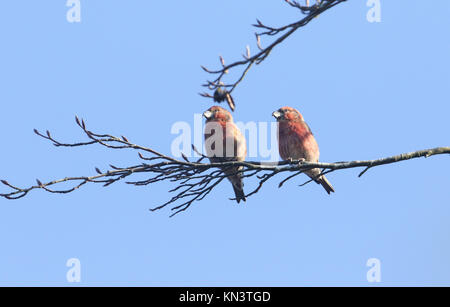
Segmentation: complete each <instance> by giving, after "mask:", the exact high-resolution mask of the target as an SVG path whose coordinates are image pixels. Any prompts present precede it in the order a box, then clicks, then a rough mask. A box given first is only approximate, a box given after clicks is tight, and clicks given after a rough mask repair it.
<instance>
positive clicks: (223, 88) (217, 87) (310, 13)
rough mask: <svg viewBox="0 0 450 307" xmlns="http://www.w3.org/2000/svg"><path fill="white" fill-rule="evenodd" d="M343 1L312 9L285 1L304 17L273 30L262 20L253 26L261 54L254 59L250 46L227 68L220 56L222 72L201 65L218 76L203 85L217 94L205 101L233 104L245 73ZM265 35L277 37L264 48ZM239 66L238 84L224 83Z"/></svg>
mask: <svg viewBox="0 0 450 307" xmlns="http://www.w3.org/2000/svg"><path fill="white" fill-rule="evenodd" d="M344 1H346V0H317V1H316V4H314V5H311V6H309V1H308V5H306V6H302V5H301V4H300V3H298V2H297V1H292V0H285V2H286V3H288V4H289V5H290V6H291V7H294V8H296V9H299V10H300V12H301V13H302V14H303V15H305V16H304V17H303V18H302V19H300V20H298V21H296V22H293V23H290V24H288V25H285V26H281V27H270V26H267V25H265V24H263V23H262V22H261V21H260V20H258V19H257V20H256V24H254V25H253V26H254V27H255V28H257V29H258V30H260V32H257V33H255V37H256V46H257V47H258V49H259V52H258V53H256V54H255V55H253V56H251V55H250V47H249V46H247V47H246V54H245V55H243V57H244V59H243V60H240V61H236V62H233V63H231V64H228V65H225V60H224V59H223V57H222V56H220V58H219V59H220V64H221V66H222V68H221V69H218V70H210V69H208V68H206V67H204V66H202V69H203V70H204V71H206V72H207V73H209V74H212V75H215V79H213V80H207V81H206V83H205V84H204V85H203V86H204V87H206V88H208V90H210V91H213V92H214V94H212V95H211V94H209V93H206V92H205V93H201V94H200V95H201V96H203V97H206V98H213V99H214V101H215V102H219V103H220V102H223V101H225V100H226V101H227V102H228V103H229V104H230V102H229V100H230V99H231V100H232V97H231V93H232V92H233V91H234V89H235V88H236V87H237V86H238V85H239V83H241V82H242V80H243V79H244V78H245V76H246V74H247V73H248V71H249V70H250V68H251V67H252V66H253V64H256V65H258V64H260V63H261V62H263V61H264V60H265V59H266V58H267V57H268V56H269V55H270V53H271V52H272V50H273V49H274V48H275V47H276V46H278V45H279V44H281V43H282V42H283V41H284V40H285V39H286V38H288V37H289V36H291V35H292V34H293V33H294V32H296V31H297V30H298V29H299V28H301V27H304V26H306V25H307V24H308V23H309V22H310V21H311V20H313V19H314V18H316V17H318V16H319V15H320V14H322V13H323V12H325V11H327V10H329V9H331V8H332V7H334V6H336V5H338V4H340V3H341V2H344ZM263 36H267V37H274V38H275V39H274V40H273V41H272V43H270V44H269V45H267V47H263V46H262V43H261V38H262V37H263ZM240 66H242V67H243V70H242V73H241V75H240V77H239V78H238V79H237V80H236V81H234V82H230V83H225V82H223V79H224V77H225V75H226V74H227V73H228V72H229V71H230V69H232V68H237V67H240ZM218 92H219V93H218ZM217 93H218V94H217ZM226 94H228V95H229V96H230V97H231V98H226ZM230 108H231V110H232V111H234V102H233V104H232V105H231V104H230Z"/></svg>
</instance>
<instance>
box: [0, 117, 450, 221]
mask: <svg viewBox="0 0 450 307" xmlns="http://www.w3.org/2000/svg"><path fill="white" fill-rule="evenodd" d="M75 120H76V123H77V125H78V126H79V127H80V128H81V129H82V131H83V133H84V134H85V136H86V137H87V141H85V142H78V143H62V142H60V141H58V140H56V139H54V138H53V137H52V135H51V133H50V132H48V131H47V132H46V133H45V134H43V133H40V132H39V131H37V130H34V131H35V133H36V134H37V135H38V136H40V137H42V138H44V139H46V140H49V141H50V142H52V144H53V145H55V146H56V147H81V146H89V145H93V144H99V145H101V146H103V147H106V148H108V149H132V150H136V151H138V156H139V158H140V159H141V160H142V163H139V164H137V165H133V166H128V167H117V166H114V165H110V169H109V170H107V171H105V172H103V171H101V170H100V169H99V168H95V171H96V173H97V174H96V175H92V176H76V177H66V178H63V179H59V180H53V181H49V182H46V183H43V182H42V181H40V180H39V179H37V180H36V185H33V186H30V187H27V188H21V187H17V186H14V185H12V184H10V183H9V182H8V181H6V180H1V181H0V182H1V183H2V184H3V185H4V186H6V187H8V188H9V190H10V191H9V192H6V193H0V197H4V198H6V199H19V198H22V197H24V196H26V195H28V193H29V192H31V191H33V190H38V189H42V190H45V191H47V192H49V193H57V194H67V193H71V192H73V191H75V190H77V189H79V188H80V187H82V186H83V185H85V184H87V183H96V184H102V185H103V186H109V185H111V184H113V183H116V182H118V181H125V179H127V181H125V183H127V184H130V185H135V186H147V185H150V184H154V183H157V182H170V183H173V184H174V185H175V187H174V188H173V189H171V190H170V191H169V192H170V193H172V194H173V195H174V196H173V197H172V198H171V199H169V200H168V201H167V202H165V203H163V204H161V205H159V206H157V207H155V208H153V209H151V210H152V211H156V210H160V209H162V208H165V207H166V206H169V205H173V207H172V211H173V213H172V215H171V216H174V215H176V214H178V213H180V212H182V211H185V210H187V209H188V208H189V207H190V206H191V205H192V204H193V203H194V202H195V201H201V200H203V199H204V198H205V197H206V196H207V195H209V194H210V193H211V192H212V191H213V189H214V188H215V187H216V186H217V185H218V184H219V183H221V182H222V181H223V179H225V178H226V177H228V176H232V175H235V174H236V173H241V175H242V177H243V178H251V177H253V178H256V179H257V182H258V183H257V185H256V187H255V188H254V189H253V190H251V192H249V193H247V194H246V196H247V197H249V196H252V195H254V194H256V193H258V192H259V191H260V190H261V188H262V187H263V185H264V184H265V183H266V182H267V181H269V180H270V179H271V178H273V177H275V176H276V175H279V174H283V173H284V174H286V177H285V178H284V179H283V180H282V181H281V182H280V184H279V187H281V186H282V185H283V184H284V183H285V182H287V181H288V180H291V179H292V178H294V177H295V176H297V175H299V174H301V173H303V172H305V171H307V170H310V169H313V168H320V169H322V173H321V174H327V173H330V172H334V171H337V170H342V169H350V168H364V170H363V171H362V172H361V173H360V174H359V176H362V175H363V174H364V173H365V172H366V171H367V170H369V169H370V168H373V167H376V166H380V165H386V164H391V163H397V162H400V161H405V160H410V159H415V158H420V157H425V158H427V157H430V156H433V155H442V154H450V147H437V148H431V149H425V150H419V151H414V152H410V153H404V154H400V155H396V156H392V157H387V158H381V159H376V160H364V161H349V162H336V163H324V162H317V163H311V162H307V161H281V162H275V163H273V162H272V163H269V162H258V161H244V162H222V163H205V162H202V161H203V160H204V159H205V158H206V157H205V156H204V155H201V154H200V153H199V151H198V150H197V149H196V148H195V147H194V146H193V149H194V151H196V152H197V153H199V154H200V155H201V157H200V158H199V159H197V160H195V161H190V160H189V159H188V158H187V157H186V156H184V155H183V160H179V159H175V158H172V157H169V156H167V155H164V154H162V153H159V152H158V151H156V150H153V149H151V148H147V147H144V146H140V145H136V144H133V143H131V142H130V141H129V140H128V139H127V138H126V137H124V136H121V137H115V136H112V135H109V134H98V133H94V132H92V131H89V130H88V129H87V128H86V124H85V122H84V121H83V120H81V121H80V120H79V119H78V117H76V118H75ZM142 152H144V153H147V154H149V155H150V156H149V157H146V156H144V155H143V154H142ZM236 166H242V169H241V170H239V171H236V172H235V173H231V174H230V173H229V172H228V174H225V171H229V170H230V169H232V168H235V167H236ZM141 173H145V174H148V178H147V179H145V180H137V181H136V180H134V181H133V180H131V177H132V176H133V175H134V174H141ZM128 179H129V180H128ZM312 181H313V180H312V179H311V180H308V181H306V182H305V183H303V184H302V186H303V185H305V184H308V183H310V182H312ZM67 182H70V183H73V185H72V187H71V188H69V189H58V188H56V187H55V186H57V185H58V184H61V183H67Z"/></svg>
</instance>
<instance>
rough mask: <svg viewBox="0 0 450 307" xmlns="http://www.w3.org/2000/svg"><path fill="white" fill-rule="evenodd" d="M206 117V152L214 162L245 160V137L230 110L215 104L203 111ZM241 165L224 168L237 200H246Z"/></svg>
mask: <svg viewBox="0 0 450 307" xmlns="http://www.w3.org/2000/svg"><path fill="white" fill-rule="evenodd" d="M203 116H204V117H205V118H206V125H205V147H206V154H207V156H208V158H209V160H210V161H211V162H212V163H216V162H228V161H244V160H245V156H246V155H247V144H246V141H245V137H244V136H243V135H242V133H241V131H239V129H238V127H237V126H236V125H235V124H234V122H233V117H232V116H231V114H230V112H228V111H227V110H225V109H224V108H221V107H218V106H214V107H211V108H209V109H208V110H207V111H205V112H204V113H203ZM241 169H242V166H241V167H232V168H229V167H228V168H225V169H223V171H224V173H225V174H226V175H229V177H227V178H228V179H229V180H230V182H231V184H232V185H233V189H234V194H235V195H236V201H237V202H238V203H239V202H240V201H241V200H243V201H246V199H245V193H244V189H243V187H244V184H243V182H242V174H241V173H237V172H238V171H239V170H241Z"/></svg>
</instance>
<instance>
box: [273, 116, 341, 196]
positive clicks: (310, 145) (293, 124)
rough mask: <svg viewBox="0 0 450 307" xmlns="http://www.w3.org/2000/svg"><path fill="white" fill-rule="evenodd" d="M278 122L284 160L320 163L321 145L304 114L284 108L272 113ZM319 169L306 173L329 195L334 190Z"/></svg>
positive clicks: (279, 142) (280, 146)
mask: <svg viewBox="0 0 450 307" xmlns="http://www.w3.org/2000/svg"><path fill="white" fill-rule="evenodd" d="M272 116H273V117H275V118H276V120H277V122H278V150H279V152H280V156H281V158H282V159H283V160H304V161H308V162H319V154H320V153H319V145H318V144H317V142H316V139H315V138H314V135H313V133H312V132H311V129H310V128H309V126H308V124H307V123H306V122H305V121H304V119H303V116H302V114H300V112H299V111H297V110H296V109H294V108H291V107H282V108H280V109H278V110H277V111H275V112H273V113H272ZM320 173H321V171H320V169H318V168H313V169H311V170H307V171H305V174H306V175H308V176H309V177H310V178H311V179H313V180H314V181H315V182H316V183H318V184H321V185H322V187H323V188H324V189H325V191H327V193H328V194H331V192H334V188H333V186H332V185H331V183H330V182H329V181H328V179H327V178H326V177H325V176H324V175H320Z"/></svg>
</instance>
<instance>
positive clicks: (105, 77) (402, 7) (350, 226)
mask: <svg viewBox="0 0 450 307" xmlns="http://www.w3.org/2000/svg"><path fill="white" fill-rule="evenodd" d="M65 2H66V1H63V0H60V1H23V0H20V1H2V3H1V4H0V29H1V30H0V31H1V36H2V48H0V84H1V86H0V102H1V109H2V112H0V131H1V132H2V133H1V135H2V150H1V155H2V159H1V162H0V177H1V178H3V179H8V180H9V181H10V182H11V183H13V184H16V185H21V186H26V185H30V184H34V182H35V179H36V178H39V179H40V180H42V181H48V180H50V179H55V178H62V177H65V176H73V175H88V174H94V173H95V171H94V167H100V168H102V169H105V168H106V167H107V165H108V164H110V163H112V164H115V165H119V166H125V165H132V164H134V163H136V162H137V161H138V158H137V155H136V153H135V152H133V151H110V150H106V149H104V148H101V147H98V146H93V147H89V148H88V147H86V148H74V149H67V148H56V147H53V146H52V145H51V144H50V143H48V142H46V141H45V140H43V139H40V138H38V137H36V136H35V135H34V134H33V133H32V129H33V128H37V129H40V130H45V129H49V130H51V131H52V132H53V135H54V136H55V137H58V138H59V139H62V140H68V141H72V140H81V139H82V134H81V133H80V131H79V129H77V127H76V126H75V123H74V121H73V118H74V115H75V114H76V115H78V116H80V117H83V118H84V119H85V120H86V122H87V124H88V126H89V127H90V128H91V129H92V130H94V131H98V132H107V133H111V134H116V135H125V136H127V137H128V138H129V139H130V140H131V141H133V142H135V143H138V144H142V145H144V146H149V147H153V148H155V149H157V150H159V151H162V152H166V153H170V145H171V142H172V141H173V139H174V138H175V135H172V134H171V133H170V131H171V127H172V125H173V123H174V122H176V121H187V122H189V123H193V114H194V113H201V112H203V111H204V110H205V109H207V108H208V107H209V106H211V101H209V100H206V99H204V98H202V97H200V96H199V95H198V94H197V93H198V92H200V91H202V88H201V86H200V85H201V84H202V83H203V82H204V81H205V79H207V78H208V77H209V76H207V74H205V73H204V72H203V71H202V70H201V69H200V65H205V66H208V67H211V68H215V67H217V65H218V64H219V63H218V55H219V54H221V55H222V56H224V58H225V60H226V61H227V62H228V63H230V62H232V61H234V60H238V59H240V55H241V54H242V53H243V52H244V51H245V46H246V45H247V44H250V45H251V46H252V49H253V50H254V49H256V47H255V46H254V34H253V33H254V30H253V29H252V28H251V24H252V23H254V21H255V19H256V18H260V19H261V20H262V21H263V22H265V23H267V24H271V25H283V24H286V23H290V22H292V21H295V20H297V19H298V18H300V15H299V13H298V12H297V11H296V10H295V9H292V8H289V7H288V6H287V5H286V4H285V3H284V1H281V0H280V1H275V0H274V1H256V0H248V1H237V0H232V1H226V2H224V1H216V0H214V1H211V0H208V1H206V0H196V1H144V0H139V1H138V0H136V1H106V0H96V1H92V0H81V22H80V23H69V22H67V20H66V13H67V10H68V8H67V7H66V5H65ZM381 5H382V17H381V18H382V19H381V22H380V23H369V22H368V21H367V20H366V14H367V11H368V10H369V8H368V7H367V6H366V1H357V0H352V1H348V2H346V3H343V4H341V5H339V6H338V7H335V8H333V9H332V10H330V11H329V12H327V13H325V14H324V15H323V16H320V17H319V18H317V19H315V20H314V21H313V22H311V24H309V25H308V26H307V27H305V28H303V29H301V30H300V31H298V32H297V33H295V35H293V36H292V37H290V38H289V39H288V40H287V41H285V43H283V44H282V45H281V46H279V47H278V48H277V49H275V50H274V51H273V52H272V54H271V56H270V57H269V58H268V59H267V60H266V61H265V62H264V63H263V64H261V65H259V66H257V67H254V68H253V69H252V70H251V71H250V73H249V74H248V75H247V77H246V79H245V80H244V82H243V83H242V84H241V85H240V86H239V87H238V88H237V89H236V91H235V93H234V94H235V100H236V104H237V110H236V112H235V114H234V117H235V119H236V120H239V121H243V122H248V121H269V122H270V121H272V118H271V116H270V114H271V113H272V111H274V110H275V109H278V108H279V107H281V106H284V105H289V106H292V107H296V108H297V109H299V110H300V112H302V114H303V115H304V117H305V120H306V121H307V122H308V124H309V125H310V127H311V129H312V130H313V132H314V133H315V136H316V138H317V140H318V143H319V146H320V149H321V160H322V161H324V162H334V161H347V160H363V159H374V158H379V157H384V156H389V155H393V154H399V153H403V152H408V151H413V150H418V149H425V148H430V147H437V146H449V141H450V140H449V125H448V114H449V112H450V107H449V104H448V102H449V92H448V88H449V86H450V64H449V60H448V54H449V52H450V41H449V39H448V37H449V36H448V33H449V29H450V19H449V18H448V16H449V15H450V2H448V1H446V0H435V1H433V12H432V14H431V13H428V12H427V10H426V9H424V2H423V1H418V0H416V1H406V0H401V1H400V0H397V1H386V0H382V1H381ZM428 5H429V4H427V6H428ZM265 42H266V41H264V40H263V43H265ZM448 166H449V157H448V156H436V157H430V158H428V159H417V160H413V161H407V162H403V163H398V164H393V165H388V166H381V167H377V168H374V169H372V170H370V171H368V172H367V173H366V174H365V175H364V176H363V177H362V178H358V177H357V174H358V170H345V171H339V172H335V173H333V174H330V175H329V176H328V178H329V180H330V181H331V182H332V183H333V186H334V187H335V189H336V193H335V194H333V195H332V196H328V195H327V194H326V193H325V192H324V191H323V190H322V188H321V187H320V186H318V185H315V184H313V185H308V186H305V187H301V188H300V187H298V186H297V185H298V184H299V183H302V182H303V179H305V178H301V177H298V179H296V181H291V182H290V183H288V184H286V185H285V186H284V187H283V188H282V189H278V188H277V185H278V182H279V180H273V181H272V182H269V184H267V185H266V186H265V187H264V188H263V190H262V191H261V192H260V193H258V194H257V195H255V196H253V197H251V198H250V199H248V201H247V202H246V203H245V204H244V205H237V204H236V203H234V202H232V201H229V200H228V198H229V197H230V196H231V193H232V189H231V186H230V185H229V184H228V183H227V182H224V183H223V184H221V185H220V186H219V187H218V188H217V190H216V191H214V193H213V194H211V195H210V196H209V197H207V198H206V199H205V200H204V201H202V202H197V203H195V204H194V205H193V206H192V207H191V208H190V209H189V210H188V211H187V212H186V213H184V214H181V215H178V216H177V217H175V218H171V219H169V218H168V215H169V213H170V212H169V210H163V211H160V212H156V213H153V212H149V210H148V209H149V208H151V207H154V206H155V205H157V204H159V203H161V202H163V201H165V200H167V198H168V197H169V195H168V194H167V190H168V189H170V187H171V186H169V185H166V184H160V185H155V186H150V187H145V188H136V187H132V186H128V185H125V184H121V183H119V184H117V185H113V186H110V187H108V188H102V187H100V186H86V187H84V188H83V189H81V190H79V191H77V192H75V193H72V194H70V195H51V194H48V193H45V192H43V191H36V192H33V193H31V194H30V195H29V196H28V197H26V198H23V199H21V200H17V201H7V200H4V199H0V246H1V252H0V285H61V286H65V285H73V284H72V283H68V282H67V280H66V273H67V271H68V269H69V268H68V267H66V262H67V260H68V259H70V258H78V259H79V260H80V263H81V283H80V284H79V285H151V286H172V285H176V286H188V285H189V286H193V285H198V286H200V285H211V286H213V285H215V286H218V285H223V286H249V285H253V286H300V285H361V286H372V285H377V284H373V283H368V282H367V279H366V273H367V271H368V270H369V267H367V266H366V262H367V260H368V259H369V258H377V259H379V260H380V263H381V274H382V275H381V276H382V282H381V283H380V284H381V285H394V286H395V285H450V262H449V259H450V237H449V235H450V223H449V220H450V192H449V188H448V187H449V174H448ZM255 183H256V181H255V179H250V180H247V182H246V188H247V189H250V188H251V187H252V186H254V184H255ZM0 189H1V191H4V188H3V187H1V188H0Z"/></svg>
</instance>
